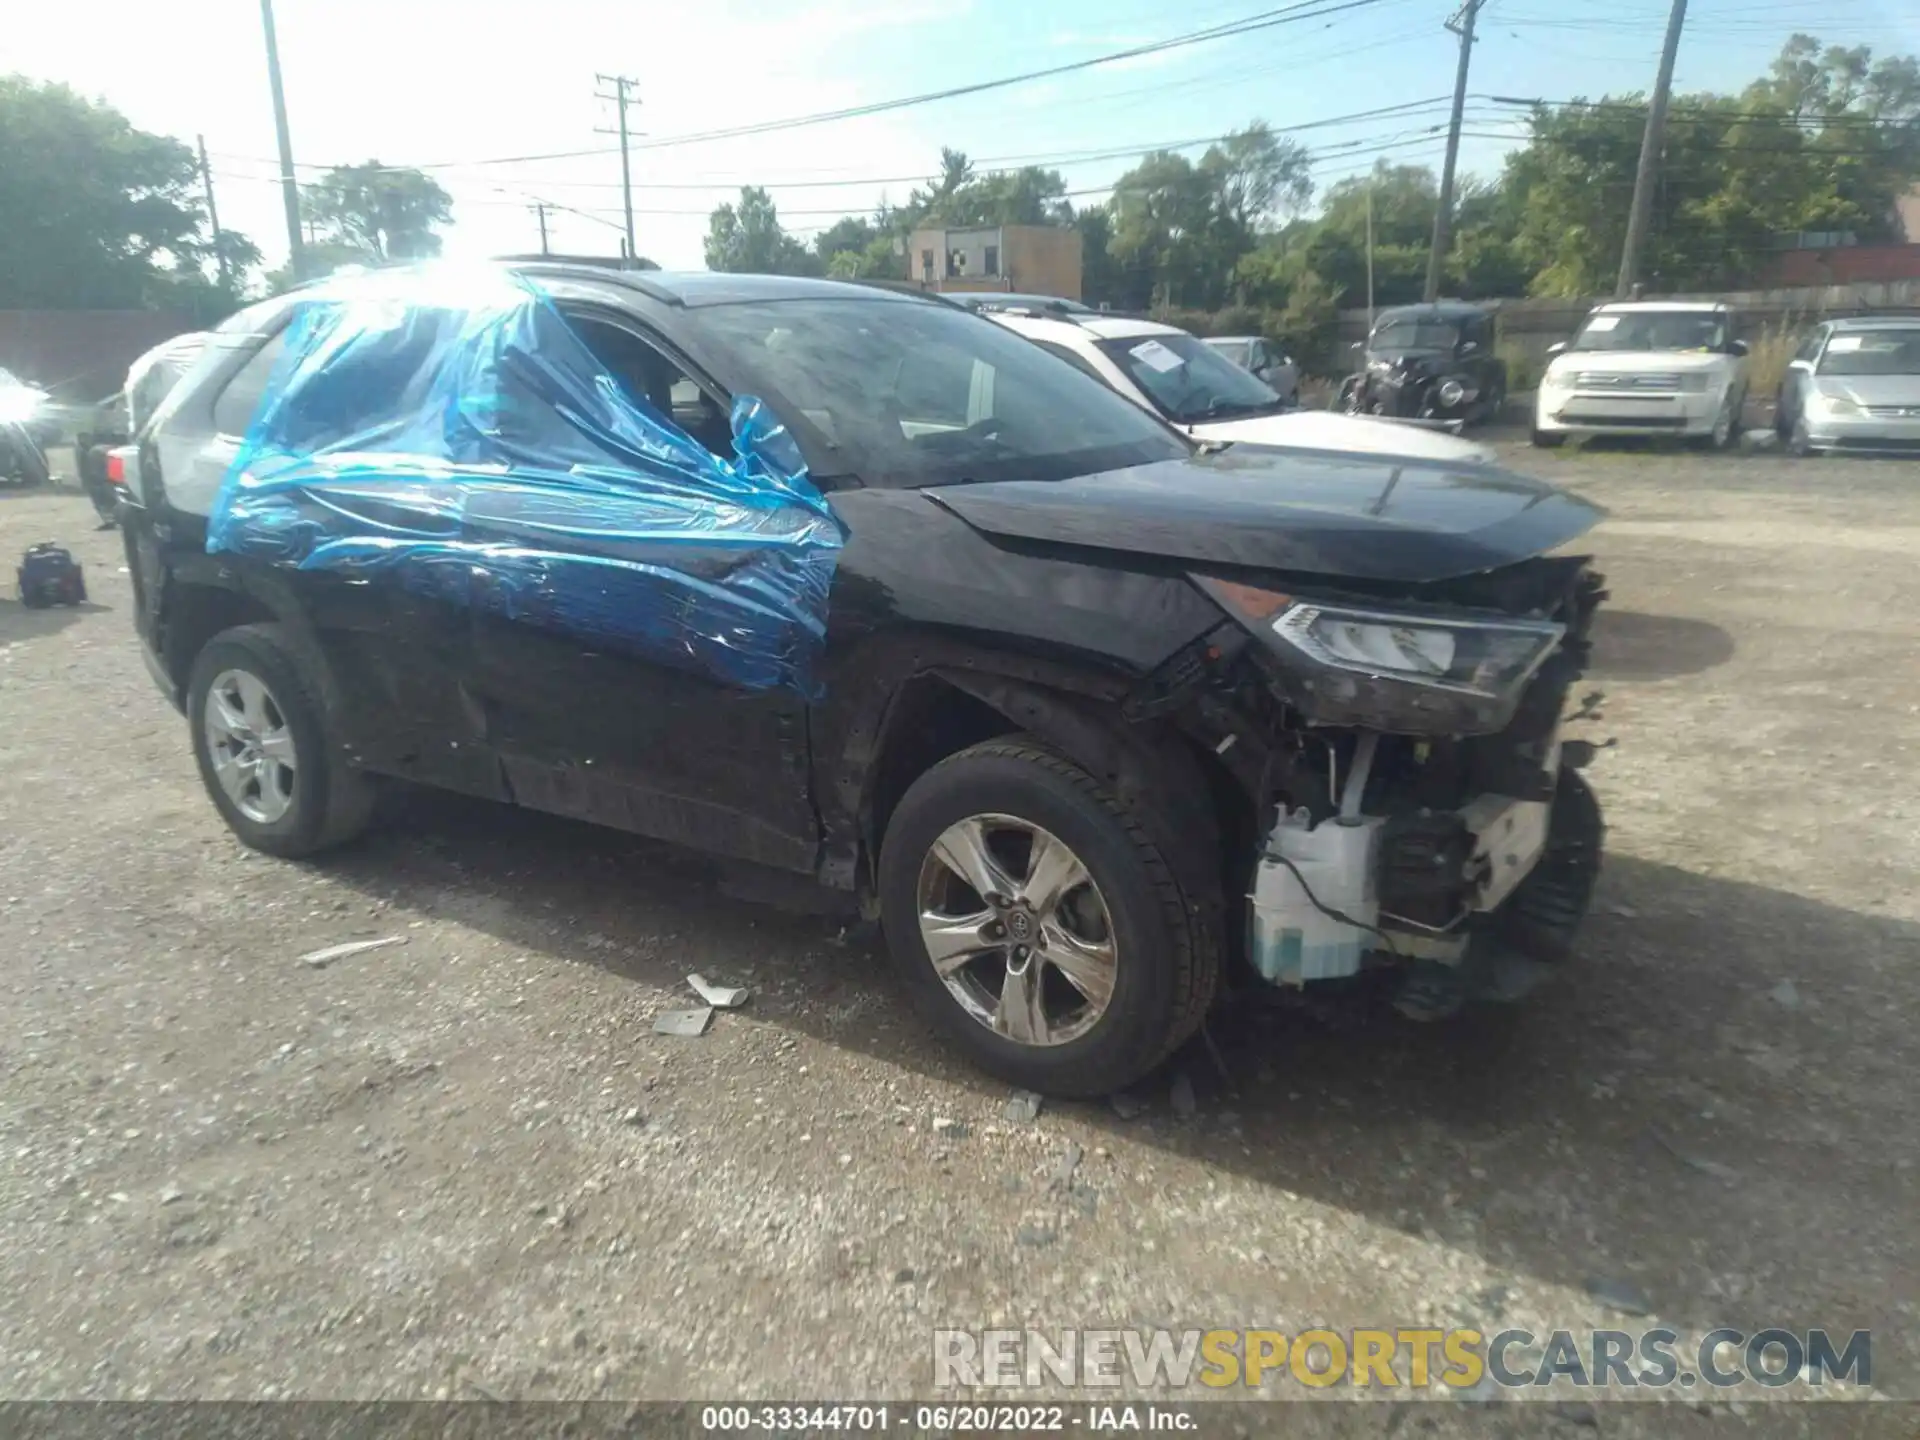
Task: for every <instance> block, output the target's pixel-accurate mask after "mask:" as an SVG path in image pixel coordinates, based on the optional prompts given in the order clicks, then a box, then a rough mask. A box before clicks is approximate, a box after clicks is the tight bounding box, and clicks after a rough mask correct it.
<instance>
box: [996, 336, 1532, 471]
mask: <svg viewBox="0 0 1920 1440" xmlns="http://www.w3.org/2000/svg"><path fill="white" fill-rule="evenodd" d="M983 313H985V314H987V315H988V316H989V318H991V319H992V320H993V321H994V322H995V323H997V324H1000V325H1004V326H1006V327H1007V329H1009V330H1012V331H1015V332H1016V333H1018V334H1021V335H1024V336H1026V337H1027V339H1029V340H1031V341H1033V343H1034V344H1036V345H1038V346H1039V347H1040V348H1041V349H1043V350H1047V351H1049V352H1051V353H1052V354H1054V355H1057V356H1059V357H1060V358H1061V359H1062V360H1065V361H1066V362H1067V363H1068V364H1070V365H1074V366H1076V367H1078V368H1079V369H1081V370H1084V371H1085V372H1086V373H1087V374H1089V375H1091V376H1093V378H1094V379H1096V380H1098V381H1100V383H1101V384H1103V385H1106V386H1108V387H1109V388H1111V389H1114V390H1118V391H1119V392H1120V393H1121V394H1122V395H1124V396H1126V397H1127V399H1129V400H1131V401H1133V403H1134V404H1136V405H1138V406H1140V407H1141V409H1143V410H1150V411H1152V412H1153V413H1154V414H1156V415H1158V416H1159V417H1160V418H1161V419H1163V420H1165V421H1167V422H1168V423H1169V424H1172V425H1175V426H1178V427H1179V428H1180V429H1181V430H1183V431H1185V432H1186V433H1187V434H1189V435H1191V436H1193V438H1194V439H1196V440H1219V441H1225V442H1229V443H1237V444H1244V445H1262V446H1267V447H1270V448H1274V449H1284V450H1322V451H1334V452H1345V453H1350V454H1351V453H1358V454H1363V455H1398V456H1402V457H1404V458H1406V459H1409V460H1438V461H1441V462H1443V463H1450V464H1455V465H1486V464H1492V463H1494V462H1495V460H1496V456H1495V454H1494V452H1493V451H1492V450H1491V449H1490V448H1488V447H1487V446H1485V445H1476V444H1474V443H1473V442H1471V441H1468V440H1462V439H1460V438H1459V437H1457V436H1454V435H1447V434H1442V433H1440V432H1437V431H1433V430H1427V429H1423V428H1421V427H1419V426H1414V425H1402V424H1398V423H1396V422H1395V421H1392V420H1376V419H1372V418H1369V417H1367V416H1363V415H1341V414H1336V413H1335V412H1333V411H1329V410H1297V409H1293V408H1291V407H1290V406H1289V405H1288V404H1287V402H1286V401H1285V400H1282V399H1281V398H1280V396H1279V395H1278V394H1276V393H1275V392H1274V390H1273V389H1272V387H1271V386H1269V385H1267V384H1266V383H1265V382H1264V381H1262V380H1260V379H1259V378H1258V377H1256V376H1254V375H1251V374H1249V373H1248V372H1247V371H1245V370H1242V369H1241V368H1240V367H1239V366H1238V365H1235V364H1234V363H1233V362H1232V361H1231V360H1229V359H1228V358H1227V357H1226V356H1224V355H1222V354H1220V352H1219V351H1217V350H1215V349H1214V348H1213V347H1212V346H1210V345H1208V344H1207V342H1206V341H1204V340H1201V339H1198V338H1197V337H1195V336H1193V335H1189V334H1188V333H1187V332H1186V331H1185V330H1181V329H1178V328H1176V327H1175V326H1172V325H1161V324H1159V323H1157V322H1155V321H1152V320H1128V319H1122V318H1120V317H1118V316H1113V315H1095V314H1065V313H1056V314H1050V315H1038V314H1035V313H1032V312H1030V311H1021V310H987V311H984V312H983Z"/></svg>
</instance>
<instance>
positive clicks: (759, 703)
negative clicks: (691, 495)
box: [467, 300, 965, 870]
mask: <svg viewBox="0 0 1920 1440" xmlns="http://www.w3.org/2000/svg"><path fill="white" fill-rule="evenodd" d="M561 309H562V311H563V312H564V313H565V314H566V315H567V318H568V320H569V321H570V322H571V323H572V324H573V326H574V329H575V331H576V332H577V333H578V334H579V335H580V336H581V338H582V339H583V340H585V341H586V343H587V346H588V348H589V349H591V350H592V351H593V352H594V355H595V357H596V358H597V359H599V361H600V362H601V363H602V364H603V365H605V366H606V367H607V370H608V371H609V372H610V373H611V374H612V375H613V376H614V378H615V379H616V380H617V381H618V382H619V383H620V385H621V387H622V389H623V390H624V391H625V393H626V395H627V397H628V398H629V399H630V400H633V401H635V402H636V403H638V404H640V405H642V406H643V407H646V408H648V409H651V410H652V411H653V413H654V414H655V415H658V416H661V417H665V418H669V419H671V420H672V422H673V423H675V424H676V425H678V426H679V428H681V429H682V430H684V431H685V432H686V433H687V434H689V435H691V436H692V437H693V438H694V439H695V440H697V441H698V442H699V443H700V444H701V445H702V446H704V447H705V448H706V449H707V450H708V451H709V452H710V453H712V454H715V455H718V456H721V457H723V458H728V457H730V456H731V449H732V446H731V430H730V427H729V424H728V416H729V408H730V401H729V397H728V396H727V395H726V394H725V392H724V391H722V390H721V389H720V388H719V386H717V385H716V384H714V383H713V382H712V381H711V380H709V379H708V378H707V377H705V376H704V375H699V374H696V373H695V372H694V370H693V368H692V367H691V366H690V365H689V364H688V363H687V362H686V361H684V360H683V359H682V358H680V357H679V356H678V355H677V353H675V352H673V351H672V350H671V349H670V347H669V346H668V345H667V343H666V342H665V341H664V339H663V338H662V337H661V336H659V335H658V334H657V332H654V331H653V330H651V329H650V328H648V327H647V326H646V325H645V324H644V323H643V322H642V321H640V320H639V319H638V318H636V317H634V316H632V315H630V314H629V313H628V312H626V311H625V310H624V309H623V308H619V307H617V306H615V305H613V304H611V303H608V304H589V303H584V302H581V301H567V300H563V301H562V302H561ZM964 393H965V392H964V391H963V392H962V394H963V395H964ZM557 543H560V544H565V543H567V542H564V541H561V542H557ZM607 543H609V544H616V545H617V543H618V542H617V539H614V540H609V541H608V542H607ZM700 548H701V547H700V546H699V545H698V544H697V543H695V542H680V541H672V542H661V543H659V544H656V545H655V547H654V550H655V552H657V553H654V554H653V555H651V556H649V555H643V554H640V553H637V552H636V553H635V554H634V555H633V556H631V557H630V558H631V559H632V560H633V561H634V562H635V563H645V562H648V561H649V560H651V561H652V563H658V564H661V565H663V566H666V567H668V568H670V569H674V570H676V571H681V572H682V573H691V574H695V575H697V576H700V577H702V578H706V579H710V580H713V581H715V582H717V583H722V584H724V583H726V580H727V575H728V571H727V567H728V565H729V564H730V563H732V562H730V561H728V560H727V559H726V557H725V556H724V555H723V554H718V553H716V554H714V555H712V556H702V555H700V554H699V553H697V552H698V551H699V550H700ZM474 627H475V628H474V642H473V660H472V665H471V668H470V671H469V674H468V677H467V685H468V690H469V692H470V694H471V695H472V696H473V699H474V702H475V704H476V705H477V707H478V709H479V711H480V713H481V715H482V716H483V717H484V721H485V725H486V729H487V735H488V740H489V743H490V744H491V745H492V746H493V747H494V748H495V750H496V751H497V752H498V754H499V755H500V757H501V762H502V764H503V765H504V766H505V769H506V772H507V776H508V779H509V781H510V783H511V786H512V789H513V795H514V798H515V799H516V800H517V801H519V802H520V803H521V804H523V805H530V806H533V807H534V808H536V809H541V810H550V811H554V812H556V813H560V814H567V815H575V816H578V817H580V818H582V819H587V820H593V821H596V822H598V823H600V824H604V825H613V826H617V827H619V828H621V829H624V830H631V831H635V832H638V833H640V834H644V835H653V836H657V837H659V838H661V839H666V840H672V841H676V842H678V843H681V844H686V845H692V846H695V847H698V848H700V849H703V850H708V851H712V852H714V853H718V854H727V855H735V856H740V857H742V858H745V859H749V860H753V861H756V862H759V863H762V864H767V865H773V866H778V867H781V868H785V869H791V870H811V869H812V868H813V865H814V862H815V859H816V856H817V854H818V849H819V825H818V822H817V820H816V817H815V814H814V809H813V802H812V797H811V794H810V791H809V788H808V784H807V774H808V770H807V704H806V701H805V700H804V699H803V698H802V697H801V696H800V695H798V694H797V693H795V692H793V691H791V690H788V689H784V688H774V689H766V690H750V689H746V688H743V687H741V686H739V685H736V684H732V683H729V682H728V681H726V680H724V679H722V678H719V677H717V676H715V675H712V674H709V673H706V672H705V671H703V670H701V669H699V668H695V667H691V666H689V665H687V664H684V663H673V662H674V657H673V656H671V655H664V654H661V653H659V652H658V651H657V650H655V651H648V650H647V649H645V648H644V647H643V644H642V643H641V642H638V641H636V643H635V644H633V645H631V646H620V645H615V644H610V643H601V642H597V641H593V640H590V639H583V638H581V637H580V636H579V635H577V634H573V633H569V632H568V631H567V630H565V629H563V628H560V627H559V626H557V625H554V624H548V623H543V622H541V621H538V620H534V619H527V618H514V617H511V616H509V615H507V614H505V613H499V612H498V611H497V610H496V608H495V607H491V606H477V607H476V608H475V616H474ZM641 628H642V627H639V626H636V633H638V632H639V631H640V629H641Z"/></svg>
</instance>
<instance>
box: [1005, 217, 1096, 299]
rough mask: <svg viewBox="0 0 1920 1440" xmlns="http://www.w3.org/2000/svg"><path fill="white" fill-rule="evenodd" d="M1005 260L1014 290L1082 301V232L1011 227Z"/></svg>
mask: <svg viewBox="0 0 1920 1440" xmlns="http://www.w3.org/2000/svg"><path fill="white" fill-rule="evenodd" d="M1005 234H1006V249H1005V254H1004V256H1003V257H1002V258H1003V261H1004V264H1003V268H1004V269H1005V270H1006V272H1007V279H1008V281H1009V282H1010V283H1009V284H1008V286H1007V288H1008V289H1010V290H1019V291H1024V292H1026V293H1028V294H1032V295H1057V296H1058V297H1059V298H1060V299H1062V300H1078V299H1079V298H1080V258H1081V257H1080V232H1079V231H1078V230H1066V229H1062V228H1058V227H1055V226H1051V225H1009V226H1007V227H1006V231H1005Z"/></svg>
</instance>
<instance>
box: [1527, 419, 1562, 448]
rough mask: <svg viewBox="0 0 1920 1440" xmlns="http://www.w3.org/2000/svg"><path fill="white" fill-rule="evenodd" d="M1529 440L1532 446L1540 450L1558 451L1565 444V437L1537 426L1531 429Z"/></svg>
mask: <svg viewBox="0 0 1920 1440" xmlns="http://www.w3.org/2000/svg"><path fill="white" fill-rule="evenodd" d="M1530 438H1531V439H1532V440H1533V443H1534V445H1535V446H1537V447H1538V448H1539V449H1542V450H1558V449H1559V448H1560V447H1561V446H1562V445H1564V444H1566V443H1567V437H1566V436H1565V435H1563V434H1560V433H1558V432H1556V431H1551V430H1542V429H1541V428H1540V427H1539V426H1538V425H1536V426H1534V427H1533V435H1532V436H1531V437H1530Z"/></svg>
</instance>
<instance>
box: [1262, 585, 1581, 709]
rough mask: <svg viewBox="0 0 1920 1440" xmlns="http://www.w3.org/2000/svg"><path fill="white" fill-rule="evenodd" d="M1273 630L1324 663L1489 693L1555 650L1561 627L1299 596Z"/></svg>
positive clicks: (1507, 687) (1512, 683) (1516, 680)
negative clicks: (1316, 601) (1397, 611)
mask: <svg viewBox="0 0 1920 1440" xmlns="http://www.w3.org/2000/svg"><path fill="white" fill-rule="evenodd" d="M1273 633H1274V634H1275V635H1276V636H1277V637H1278V638H1279V639H1281V640H1283V641H1285V642H1286V643H1287V644H1289V645H1292V646H1294V647H1295V648H1296V649H1299V650H1301V651H1303V652H1304V653H1305V654H1307V655H1308V656H1310V657H1311V658H1313V659H1315V660H1318V661H1319V662H1320V663H1321V664H1322V665H1330V666H1332V667H1334V668H1335V669H1337V670H1353V671H1357V672H1359V673H1361V674H1365V675H1385V676H1391V677H1393V678H1394V679H1398V680H1411V681H1415V682H1417V683H1419V684H1422V685H1437V686H1440V687H1441V688H1443V689H1447V690H1464V691H1466V692H1467V693H1469V694H1473V695H1484V696H1487V697H1489V698H1492V697H1494V696H1498V695H1504V694H1506V693H1508V692H1509V691H1511V690H1512V689H1514V688H1515V687H1516V686H1517V685H1519V684H1520V682H1521V681H1523V680H1525V679H1526V678H1527V677H1528V676H1529V675H1531V674H1532V673H1533V672H1534V671H1535V670H1536V669H1538V668H1539V666H1540V662H1541V661H1543V660H1545V659H1546V658H1547V656H1548V655H1550V654H1552V653H1553V647H1554V646H1556V645H1558V644H1559V643H1560V637H1561V635H1562V634H1563V633H1564V627H1563V626H1560V625H1556V624H1554V623H1552V622H1551V621H1544V620H1538V621H1536V620H1514V621H1505V620H1502V621H1492V620H1465V619H1461V620H1454V619H1443V618H1440V617H1437V616H1419V615H1394V614H1390V613H1383V612H1378V611H1369V610H1348V609H1344V608H1339V607H1334V606H1323V605H1313V604H1307V603H1304V602H1303V603H1301V604H1298V605H1295V606H1294V607H1293V608H1292V609H1290V610H1288V611H1287V612H1286V614H1284V615H1282V616H1281V617H1280V618H1279V619H1278V620H1276V621H1274V622H1273Z"/></svg>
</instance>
